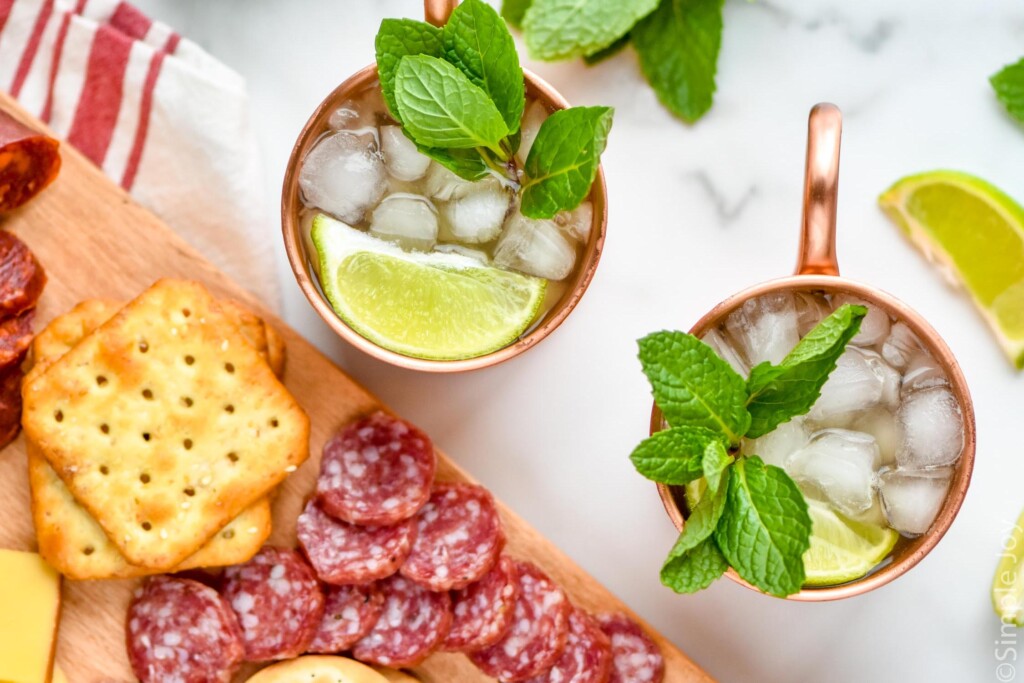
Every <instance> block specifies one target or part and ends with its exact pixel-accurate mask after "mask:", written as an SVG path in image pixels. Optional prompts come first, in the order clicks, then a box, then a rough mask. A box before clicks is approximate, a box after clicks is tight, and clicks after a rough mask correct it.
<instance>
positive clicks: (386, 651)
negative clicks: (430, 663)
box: [352, 576, 452, 667]
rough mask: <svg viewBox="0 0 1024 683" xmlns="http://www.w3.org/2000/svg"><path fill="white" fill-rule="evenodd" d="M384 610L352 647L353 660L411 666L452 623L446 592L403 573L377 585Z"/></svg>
mask: <svg viewBox="0 0 1024 683" xmlns="http://www.w3.org/2000/svg"><path fill="white" fill-rule="evenodd" d="M381 590H382V591H383V592H384V612H383V614H381V617H380V619H378V620H377V623H376V624H374V626H373V628H372V629H370V632H369V633H367V634H366V635H365V636H364V637H363V638H362V639H361V640H360V641H359V642H357V643H356V644H355V646H354V647H353V648H352V654H353V655H354V656H355V658H356V659H359V660H361V661H364V662H369V663H371V664H380V665H383V666H393V667H403V666H415V665H416V664H419V663H420V662H422V661H423V660H424V659H426V658H427V657H428V656H429V655H430V654H431V653H432V652H433V651H434V650H436V649H437V647H438V646H439V645H440V644H441V643H442V641H444V638H445V636H446V635H447V634H448V629H449V627H450V626H451V623H452V603H451V598H450V597H449V596H448V594H447V593H434V592H432V591H429V590H427V589H426V588H423V587H422V586H420V585H418V584H415V583H413V582H412V581H410V580H408V579H406V578H405V577H403V576H392V577H391V578H390V579H387V580H385V581H384V582H383V583H382V584H381Z"/></svg>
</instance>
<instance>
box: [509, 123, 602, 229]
mask: <svg viewBox="0 0 1024 683" xmlns="http://www.w3.org/2000/svg"><path fill="white" fill-rule="evenodd" d="M612 114H613V111H612V109H611V107H573V108H571V109H563V110H561V111H556V112H555V113H554V114H552V115H551V116H549V117H547V118H546V119H544V123H542V124H541V126H540V130H539V131H538V132H537V137H536V138H535V139H534V141H533V147H531V148H530V154H529V156H528V157H527V158H526V163H525V164H524V170H525V172H526V183H525V184H524V185H523V199H522V208H521V211H522V213H523V215H524V216H528V217H530V218H553V217H554V215H555V214H557V213H558V212H560V211H567V210H569V209H575V208H576V207H577V206H579V205H580V203H581V202H582V201H583V200H584V199H586V198H587V195H588V194H590V186H591V185H593V184H594V177H595V176H596V175H597V166H598V163H599V162H600V160H601V152H603V151H604V147H605V144H606V143H607V141H608V131H610V130H611V127H612Z"/></svg>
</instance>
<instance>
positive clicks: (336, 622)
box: [309, 585, 384, 653]
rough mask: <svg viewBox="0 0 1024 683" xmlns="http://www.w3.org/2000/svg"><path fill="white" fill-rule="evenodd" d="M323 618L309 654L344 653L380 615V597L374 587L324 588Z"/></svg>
mask: <svg viewBox="0 0 1024 683" xmlns="http://www.w3.org/2000/svg"><path fill="white" fill-rule="evenodd" d="M326 598H327V599H326V603H325V606H324V618H323V620H322V621H321V622H320V628H319V629H318V630H317V632H316V636H315V637H314V638H313V642H312V643H310V645H309V652H323V653H335V652H341V651H343V650H347V649H349V648H350V647H352V645H354V644H355V642H356V641H357V640H359V639H360V638H362V637H363V636H365V635H366V634H367V633H369V631H370V629H371V628H373V625H374V624H376V623H377V619H379V618H380V615H381V612H383V611H384V594H383V593H382V592H381V591H380V589H379V588H378V587H377V586H375V585H369V586H328V587H327V590H326Z"/></svg>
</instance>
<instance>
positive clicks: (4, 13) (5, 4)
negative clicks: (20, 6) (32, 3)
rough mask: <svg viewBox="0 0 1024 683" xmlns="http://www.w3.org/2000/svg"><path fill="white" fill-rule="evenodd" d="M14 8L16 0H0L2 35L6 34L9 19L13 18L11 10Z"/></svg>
mask: <svg viewBox="0 0 1024 683" xmlns="http://www.w3.org/2000/svg"><path fill="white" fill-rule="evenodd" d="M12 7H14V0H0V34H2V33H3V32H4V25H5V24H6V23H7V17H9V16H11V8H12Z"/></svg>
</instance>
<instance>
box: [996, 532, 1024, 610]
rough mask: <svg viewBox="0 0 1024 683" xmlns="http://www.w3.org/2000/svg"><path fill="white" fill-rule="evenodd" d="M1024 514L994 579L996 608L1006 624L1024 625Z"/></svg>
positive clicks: (1011, 537)
mask: <svg viewBox="0 0 1024 683" xmlns="http://www.w3.org/2000/svg"><path fill="white" fill-rule="evenodd" d="M1022 560H1024V512H1022V513H1021V515H1020V519H1018V520H1017V523H1016V524H1014V525H1013V529H1012V530H1011V531H1010V537H1009V538H1008V539H1006V542H1004V543H1003V548H1002V551H1001V552H1000V554H999V564H997V565H996V575H995V578H994V579H992V607H993V608H995V610H996V614H998V615H999V618H1000V619H1002V620H1003V622H1004V623H1007V624H1014V625H1015V626H1024V563H1022Z"/></svg>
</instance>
